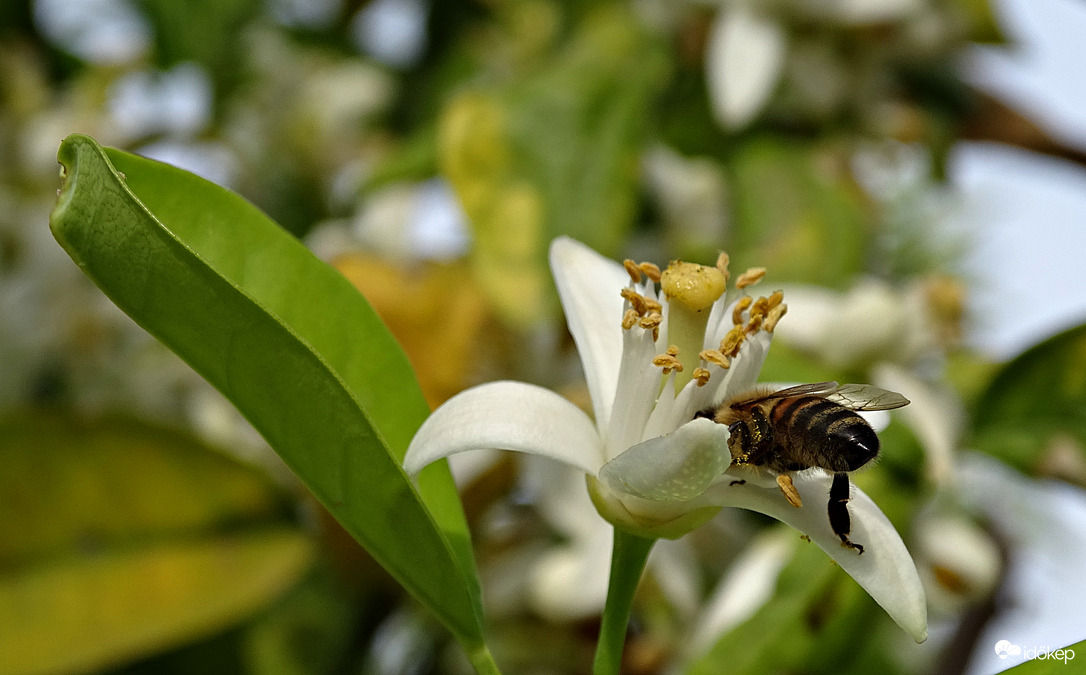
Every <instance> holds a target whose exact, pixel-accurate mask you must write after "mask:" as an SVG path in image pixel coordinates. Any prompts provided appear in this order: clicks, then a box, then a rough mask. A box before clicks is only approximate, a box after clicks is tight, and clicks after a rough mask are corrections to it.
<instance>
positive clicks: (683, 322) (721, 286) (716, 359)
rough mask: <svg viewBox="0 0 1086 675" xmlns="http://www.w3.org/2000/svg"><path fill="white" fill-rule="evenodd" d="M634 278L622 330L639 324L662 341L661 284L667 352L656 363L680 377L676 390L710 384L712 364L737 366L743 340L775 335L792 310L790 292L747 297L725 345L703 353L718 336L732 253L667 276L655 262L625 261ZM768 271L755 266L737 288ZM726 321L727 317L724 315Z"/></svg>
mask: <svg viewBox="0 0 1086 675" xmlns="http://www.w3.org/2000/svg"><path fill="white" fill-rule="evenodd" d="M623 266H624V267H625V268H626V272H627V273H628V274H629V275H630V281H631V282H632V283H631V285H630V286H628V287H626V288H623V289H622V297H623V298H625V300H626V302H627V303H628V304H627V309H626V312H625V314H624V315H623V317H622V328H623V329H625V330H630V329H632V328H633V327H634V326H639V327H641V328H643V329H645V330H651V331H652V339H653V341H654V342H656V341H659V339H660V327H661V325H662V324H663V322H664V320H665V318H664V314H665V312H664V306H663V305H662V304H661V303H660V302H659V301H658V300H656V299H655V298H656V297H657V296H656V290H655V284H656V283H658V284H659V285H660V291H661V292H662V293H663V297H664V298H666V299H667V311H666V314H667V318H666V320H667V345H668V347H667V349H666V350H665V351H664V352H663V353H662V354H659V353H658V354H657V355H656V356H654V357H653V359H652V364H653V365H654V366H656V367H658V368H660V369H661V370H662V372H663V374H664V375H665V376H666V375H670V374H671V373H674V374H675V376H674V386H675V390H676V392H678V391H681V390H682V388H683V387H684V386H685V385H686V384H687V383H688V382H689V381H690V380H695V381H696V382H697V383H698V385H699V386H702V385H705V384H706V383H707V382H708V381H709V377H710V374H711V371H710V370H709V369H708V368H707V366H710V365H715V366H718V367H720V368H721V369H727V368H729V367H730V366H731V361H732V359H734V358H735V357H736V356H737V355H738V353H739V348H740V347H741V346H742V344H743V342H744V341H745V340H746V339H747V338H749V337H751V336H752V335H755V334H756V333H758V332H759V331H763V330H764V331H766V332H767V333H772V332H773V330H774V329H775V328H776V326H777V322H778V321H780V318H781V317H782V316H784V313H785V311H786V310H787V309H788V308H787V305H785V304H784V303H783V302H782V301H783V299H784V294H783V293H781V292H780V291H776V292H774V293H772V294H770V295H769V297H764V296H763V297H759V298H758V299H756V300H755V299H754V298H752V297H750V296H749V295H744V296H743V297H741V298H740V299H739V300H738V301H737V302H736V303H735V306H734V307H733V308H732V312H731V323H732V328H731V330H729V331H728V332H727V333H726V334H724V338H723V339H722V340H721V341H720V344H719V348H717V349H703V346H704V344H705V342H706V336H707V335H708V334H709V333H710V332H712V333H713V334H719V333H716V330H717V326H719V325H720V324H719V321H720V319H717V320H715V321H714V324H713V325H712V326H710V325H709V321H710V318H711V316H712V315H713V307H714V305H716V304H717V303H718V301H720V300H721V297H722V296H723V295H724V293H725V292H726V290H727V285H728V276H729V275H728V254H727V253H721V254H720V256H719V257H718V258H717V262H716V266H715V267H708V266H705V265H698V264H696V263H689V262H683V261H674V262H672V263H671V264H670V265H668V267H667V269H665V270H664V271H663V272H661V271H660V268H659V267H657V266H656V265H653V264H652V263H635V262H634V261H632V260H626V261H624V262H623ZM765 274H766V270H765V268H764V267H752V268H750V269H748V270H747V271H746V272H743V273H742V274H740V275H739V277H738V278H736V280H735V288H736V290H739V291H745V289H747V288H748V287H750V286H753V285H755V284H757V283H758V282H759V281H761V280H762V278H763V277H764V276H765ZM721 318H723V317H721Z"/></svg>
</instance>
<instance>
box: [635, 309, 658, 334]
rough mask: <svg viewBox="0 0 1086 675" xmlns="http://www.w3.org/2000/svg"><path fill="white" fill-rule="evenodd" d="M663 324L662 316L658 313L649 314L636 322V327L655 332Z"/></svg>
mask: <svg viewBox="0 0 1086 675" xmlns="http://www.w3.org/2000/svg"><path fill="white" fill-rule="evenodd" d="M663 322H664V315H663V314H661V313H659V312H649V313H648V314H646V315H645V316H643V317H641V319H640V320H639V321H638V322H637V325H638V326H641V327H642V328H646V329H648V328H651V329H653V330H655V329H656V328H658V327H659V326H660V324H661V323H663Z"/></svg>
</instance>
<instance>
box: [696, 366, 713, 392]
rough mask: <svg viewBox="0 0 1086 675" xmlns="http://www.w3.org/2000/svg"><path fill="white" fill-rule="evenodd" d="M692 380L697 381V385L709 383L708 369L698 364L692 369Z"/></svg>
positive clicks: (701, 385) (702, 385)
mask: <svg viewBox="0 0 1086 675" xmlns="http://www.w3.org/2000/svg"><path fill="white" fill-rule="evenodd" d="M693 376H694V381H695V382H697V383H698V386H699V387H704V386H705V385H706V384H708V383H709V370H708V369H706V368H702V367H701V366H698V367H697V368H695V369H694V373H693Z"/></svg>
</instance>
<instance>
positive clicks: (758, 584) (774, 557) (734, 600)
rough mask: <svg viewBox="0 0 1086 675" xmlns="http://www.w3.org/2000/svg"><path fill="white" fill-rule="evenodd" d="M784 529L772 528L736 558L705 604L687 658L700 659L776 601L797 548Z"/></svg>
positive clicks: (791, 536) (794, 537)
mask: <svg viewBox="0 0 1086 675" xmlns="http://www.w3.org/2000/svg"><path fill="white" fill-rule="evenodd" d="M786 533H787V530H785V529H784V528H772V529H770V530H767V531H766V532H765V533H763V534H761V535H760V536H759V537H758V538H757V539H755V540H754V541H753V542H751V543H750V545H749V546H747V547H746V548H744V549H743V551H742V552H741V553H740V554H739V555H738V556H737V557H736V559H735V561H734V562H732V564H731V565H730V566H729V567H728V573H727V575H726V576H725V577H724V578H723V579H721V580H720V583H719V584H718V585H717V587H716V590H714V591H713V594H712V596H711V597H710V598H709V600H708V601H707V602H706V603H705V609H704V610H703V611H702V615H701V617H700V619H699V620H698V621H697V622H696V623H695V624H694V625H695V626H697V629H696V631H695V632H694V635H693V637H691V639H690V643H689V644H688V646H687V650H688V651H687V654H688V655H689V656H690V657H695V656H699V655H701V654H702V653H704V652H706V651H708V650H709V648H710V647H712V645H713V644H714V643H715V642H716V641H717V640H718V639H719V638H720V636H721V635H723V634H724V633H726V632H727V631H730V630H731V629H732V628H735V627H736V626H738V625H739V624H741V623H743V622H744V621H746V620H747V619H749V618H750V617H752V616H753V615H754V613H755V612H757V611H758V610H759V609H760V608H761V607H762V605H764V604H765V603H766V602H768V601H769V600H770V599H771V598H772V597H773V592H774V591H775V590H776V588H777V578H778V577H779V576H780V574H781V570H783V569H784V566H785V565H787V564H788V560H789V559H790V558H791V557H792V555H793V554H794V551H795V546H796V536H795V535H794V534H788V535H787V536H783V535H785V534H786Z"/></svg>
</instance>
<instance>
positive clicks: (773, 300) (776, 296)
mask: <svg viewBox="0 0 1086 675" xmlns="http://www.w3.org/2000/svg"><path fill="white" fill-rule="evenodd" d="M782 300H784V291H773V292H772V293H771V294H770V295H769V309H773V308H774V307H776V306H777V305H779V304H781V301H782Z"/></svg>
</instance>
